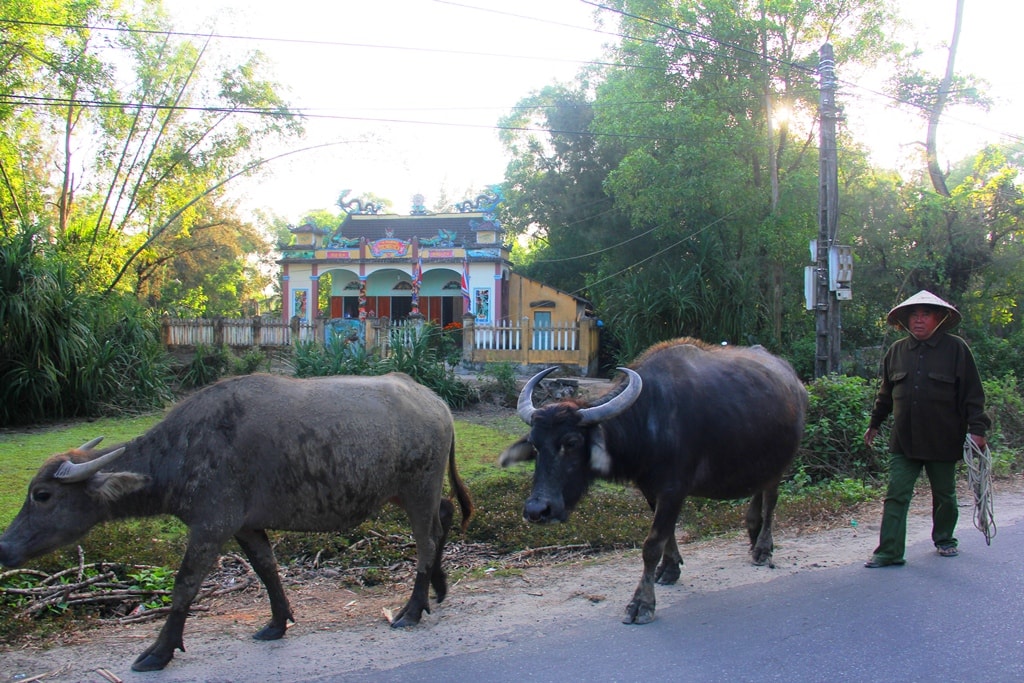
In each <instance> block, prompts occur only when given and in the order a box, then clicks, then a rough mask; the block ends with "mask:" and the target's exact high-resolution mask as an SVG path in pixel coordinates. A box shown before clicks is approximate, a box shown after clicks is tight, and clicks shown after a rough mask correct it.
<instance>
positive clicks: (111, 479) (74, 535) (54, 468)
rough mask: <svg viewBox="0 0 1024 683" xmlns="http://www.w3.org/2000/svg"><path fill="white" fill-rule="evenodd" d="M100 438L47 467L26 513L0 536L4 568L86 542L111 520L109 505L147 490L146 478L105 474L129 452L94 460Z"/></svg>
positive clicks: (35, 480)
mask: <svg viewBox="0 0 1024 683" xmlns="http://www.w3.org/2000/svg"><path fill="white" fill-rule="evenodd" d="M100 439H102V437H100ZM100 439H93V440H92V441H90V442H88V443H86V444H83V445H82V446H81V447H80V448H77V449H74V450H72V451H70V452H68V453H63V454H61V455H55V456H53V457H52V458H50V459H49V460H47V461H46V463H44V464H43V466H42V467H41V468H40V470H39V472H37V473H36V476H35V477H33V478H32V481H31V483H30V484H29V487H28V496H27V497H26V498H25V503H24V504H23V505H22V507H21V511H20V512H18V516H17V517H15V518H14V521H12V522H11V524H10V526H9V527H7V530H6V531H5V532H4V534H3V536H0V564H2V565H4V566H7V567H18V566H21V565H22V564H23V563H24V562H25V561H27V560H29V559H31V558H33V557H38V556H40V555H44V554H46V553H48V552H50V551H51V550H56V549H57V548H59V547H60V546H62V545H66V544H68V543H71V542H73V541H75V540H77V539H79V538H81V537H82V536H83V535H84V534H85V533H86V532H87V531H89V529H91V528H92V527H94V526H95V525H96V524H98V523H100V522H102V521H105V520H106V519H108V518H109V510H108V505H107V503H108V502H110V501H112V500H115V499H117V498H120V497H121V496H124V495H126V494H128V493H131V492H132V491H135V490H137V489H139V488H141V487H142V486H143V485H145V481H146V478H145V477H143V476H142V475H138V474H133V473H129V472H112V473H111V472H103V473H101V472H100V470H101V469H103V468H104V467H106V466H107V465H109V464H110V463H112V462H113V461H115V460H116V459H117V458H119V457H120V456H121V455H122V454H123V453H124V448H118V449H116V450H113V451H110V452H109V453H104V454H102V455H100V456H98V457H95V454H94V453H93V450H92V449H93V447H94V446H95V445H96V444H97V443H99V441H100Z"/></svg>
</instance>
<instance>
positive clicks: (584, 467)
mask: <svg viewBox="0 0 1024 683" xmlns="http://www.w3.org/2000/svg"><path fill="white" fill-rule="evenodd" d="M556 369H557V368H547V369H546V370H542V371H541V372H539V373H537V374H536V375H534V376H533V377H532V378H530V381H528V382H527V383H526V386H525V387H523V391H522V392H521V393H520V394H519V405H518V409H517V411H518V414H519V417H520V418H521V419H522V420H523V422H525V423H526V424H528V425H530V433H529V434H528V435H527V436H525V437H523V438H522V439H519V440H518V441H516V442H515V443H514V444H512V445H511V446H509V447H508V448H506V449H505V451H504V452H503V453H502V454H501V457H500V458H499V464H500V465H501V466H502V467H508V466H509V465H512V464H514V463H517V462H525V461H527V460H536V464H535V467H534V474H533V491H532V493H531V494H530V498H529V499H528V500H527V501H526V504H525V505H524V506H523V517H524V518H525V519H526V520H528V521H530V522H541V523H544V522H564V521H565V520H566V519H568V517H569V513H570V512H571V511H572V510H573V509H574V508H575V507H576V504H577V503H579V501H580V498H582V497H583V494H584V493H586V491H587V488H588V487H589V486H590V483H591V482H592V481H593V480H594V479H595V478H597V477H601V476H607V475H609V474H611V470H612V462H611V455H610V454H609V453H608V451H607V449H606V448H605V439H604V430H603V427H602V423H603V422H605V421H607V420H610V419H612V418H614V417H617V416H618V415H621V414H622V413H623V412H625V411H626V410H628V409H629V408H630V406H632V405H633V402H634V401H636V399H637V398H638V397H639V396H640V391H641V390H642V389H643V381H642V380H641V379H640V375H638V374H637V373H635V372H633V371H632V370H630V369H628V368H619V370H621V371H622V372H624V373H626V376H627V381H626V382H623V383H622V384H620V385H619V387H618V388H617V389H616V390H613V391H612V392H610V393H609V394H607V395H605V396H603V397H601V398H600V399H599V400H598V401H597V402H596V403H594V404H593V405H586V404H584V403H582V402H580V401H576V400H566V401H559V402H557V403H552V404H549V405H545V406H542V407H540V408H537V407H535V406H534V405H533V390H534V388H535V387H536V386H537V383H538V382H540V381H541V380H542V379H544V378H545V377H547V376H548V375H549V374H551V373H552V372H554V371H555V370H556Z"/></svg>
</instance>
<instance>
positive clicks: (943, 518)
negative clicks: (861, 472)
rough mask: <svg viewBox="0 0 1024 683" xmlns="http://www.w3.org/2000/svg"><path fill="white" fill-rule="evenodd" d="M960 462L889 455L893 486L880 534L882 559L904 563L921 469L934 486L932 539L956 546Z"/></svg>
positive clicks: (878, 554) (941, 544)
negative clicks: (910, 519) (908, 518)
mask: <svg viewBox="0 0 1024 683" xmlns="http://www.w3.org/2000/svg"><path fill="white" fill-rule="evenodd" d="M956 466H957V462H956V461H954V462H936V461H932V460H912V459H911V458H907V457H905V456H903V455H900V454H898V453H890V454H889V486H888V488H887V489H886V492H885V506H884V507H883V509H882V529H881V531H880V532H879V535H878V548H876V549H875V553H874V557H875V558H876V559H878V560H882V561H886V562H893V563H901V562H903V561H904V557H903V554H904V552H905V551H906V549H907V513H908V512H909V511H910V499H911V498H912V497H913V495H914V484H916V483H917V478H918V477H919V476H920V475H921V469H922V468H923V469H924V471H925V472H926V473H927V474H928V482H929V483H930V484H931V488H932V542H933V543H935V545H936V547H944V546H956V544H957V540H956V537H955V536H954V535H953V533H954V532H955V531H956V522H957V517H958V515H959V512H958V510H957V501H956Z"/></svg>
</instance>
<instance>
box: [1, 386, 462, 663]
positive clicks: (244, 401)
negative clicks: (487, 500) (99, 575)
mask: <svg viewBox="0 0 1024 683" xmlns="http://www.w3.org/2000/svg"><path fill="white" fill-rule="evenodd" d="M454 438H455V435H454V425H453V423H452V417H451V413H450V412H449V411H448V407H447V406H446V405H445V404H444V402H443V401H442V400H441V399H440V398H438V397H437V396H436V395H435V394H434V393H433V392H431V391H430V390H429V389H426V388H425V387H423V386H421V385H419V384H417V383H416V382H414V381H413V380H412V379H411V378H410V377H408V376H406V375H402V374H397V373H396V374H391V375H386V376H383V377H327V378H321V379H289V378H285V377H278V376H273V375H251V376H246V377H238V378H235V379H229V380H225V381H222V382H219V383H217V384H215V385H213V386H211V387H209V388H207V389H205V390H203V391H200V392H198V393H196V394H194V395H193V396H191V397H189V398H188V399H185V400H184V401H182V402H181V403H179V404H178V405H177V406H176V407H175V408H174V409H173V410H171V411H170V413H168V415H167V417H166V418H165V419H164V420H163V421H162V422H160V423H159V424H157V425H155V426H154V427H153V428H152V429H150V430H149V431H148V432H146V433H145V434H144V435H142V436H140V437H138V438H136V439H134V440H132V441H130V442H128V443H127V444H125V445H124V446H122V447H120V448H117V449H114V450H110V449H107V450H106V451H105V452H100V451H94V450H93V446H95V445H96V442H97V441H99V439H97V440H95V441H93V442H90V443H88V444H86V445H85V446H83V448H82V449H78V450H72V451H70V452H68V453H64V454H61V455H55V456H53V457H51V458H50V459H49V460H48V461H47V462H46V463H45V464H44V465H43V467H42V468H41V469H40V470H39V472H38V473H37V474H36V476H35V477H34V478H33V479H32V482H31V484H29V491H28V497H27V499H26V500H25V504H24V506H23V507H22V509H21V512H19V513H18V516H17V517H16V518H15V519H14V521H13V522H11V525H10V527H8V529H7V531H6V532H5V533H4V534H3V536H2V537H0V563H2V564H4V565H7V566H10V567H16V566H19V565H21V564H22V563H23V562H25V561H26V560H28V559H29V558H32V557H36V556H38V555H42V554H44V553H46V552H49V551H51V550H54V549H55V548H57V547H59V546H62V545H65V544H68V543H71V542H73V541H75V540H76V539H78V538H80V537H81V536H82V535H83V534H85V533H86V532H87V531H88V530H89V529H91V528H92V527H93V526H95V525H96V524H98V523H100V522H104V521H107V520H111V519H118V518H124V517H139V516H148V515H160V514H169V515H174V516H175V517H178V518H179V519H180V520H182V521H183V522H184V523H185V524H186V525H188V528H189V540H188V549H187V550H186V552H185V557H184V559H183V560H182V563H181V567H180V568H179V570H178V574H177V577H176V579H175V582H174V591H173V599H172V603H171V612H170V615H169V616H168V618H167V621H166V623H165V624H164V626H163V629H162V630H161V631H160V635H159V636H158V637H157V640H156V642H155V643H153V644H152V645H151V646H150V647H149V648H148V649H146V651H145V652H143V653H142V654H141V655H140V656H139V658H138V659H136V660H135V663H134V664H133V665H132V668H133V669H135V670H136V671H151V670H156V669H162V668H163V667H164V666H166V665H167V663H168V662H169V661H170V660H171V657H173V655H174V650H175V649H180V650H182V651H184V649H185V648H184V641H183V638H182V632H183V630H184V626H185V617H186V615H187V613H188V609H189V605H190V604H191V603H192V600H193V599H194V598H195V596H196V592H197V591H198V590H199V587H200V584H201V583H202V581H203V578H204V577H205V576H206V574H207V572H209V570H210V568H211V566H212V565H213V563H214V561H215V560H216V558H217V556H218V554H219V553H220V550H221V547H222V546H223V545H224V543H225V542H226V541H227V540H228V539H230V538H232V537H234V538H235V540H237V541H238V544H239V545H240V546H241V548H242V550H243V551H244V552H245V554H246V556H247V557H248V558H249V561H250V562H251V563H252V567H253V569H254V570H255V571H256V573H257V574H258V575H259V577H260V579H261V580H262V581H263V584H264V585H265V586H266V588H267V593H268V595H269V597H270V609H271V618H270V621H269V622H268V623H267V625H266V626H264V627H263V628H262V629H261V630H260V631H259V632H258V633H256V634H255V637H256V638H257V639H260V640H275V639H277V638H280V637H281V636H283V635H284V633H285V629H286V628H287V625H288V622H289V621H292V620H293V619H292V612H291V607H290V606H289V604H288V599H287V598H286V597H285V594H284V589H283V588H282V586H281V580H280V577H279V576H278V573H277V562H276V560H275V559H274V553H273V550H272V549H271V546H270V542H269V541H268V539H267V534H266V532H265V529H283V530H292V531H341V530H345V529H349V528H351V527H353V526H356V525H358V524H360V523H361V522H362V521H364V520H365V519H366V518H367V517H369V516H370V515H371V514H373V513H374V512H375V511H376V510H377V509H378V508H379V507H380V506H381V505H382V504H384V503H385V502H387V501H391V502H394V503H397V504H398V505H400V506H401V507H402V508H404V509H405V511H406V512H407V513H408V516H409V521H410V523H411V525H412V532H413V536H414V538H415V540H416V556H417V563H416V580H415V584H414V587H413V590H412V596H411V597H410V599H409V601H408V602H407V603H406V605H405V607H403V608H402V610H401V611H400V612H399V613H398V615H397V616H396V618H395V620H394V621H393V624H392V625H394V626H407V625H411V624H415V623H417V622H418V621H419V620H420V616H421V615H422V613H423V611H424V610H427V611H429V610H430V603H429V596H428V588H429V585H433V587H434V591H435V594H436V596H437V600H438V601H439V602H440V601H441V600H442V599H444V597H445V594H446V593H447V590H448V585H447V579H446V576H445V573H444V571H443V569H442V568H441V556H442V552H443V550H444V544H445V540H446V538H447V532H448V529H449V528H450V527H451V523H452V516H453V514H454V506H453V505H452V503H451V502H450V501H449V500H447V499H442V491H441V490H442V486H443V483H444V473H445V469H446V468H447V469H448V476H449V480H450V483H451V488H452V490H453V492H454V493H455V497H456V498H457V499H458V502H459V506H460V508H461V512H462V521H463V529H465V526H466V523H467V522H468V521H469V516H470V515H471V514H472V502H471V501H470V498H469V495H468V493H467V492H466V489H465V486H464V485H463V483H462V481H461V479H460V478H459V475H458V472H457V471H456V468H455V441H454Z"/></svg>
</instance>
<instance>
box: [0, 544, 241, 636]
mask: <svg viewBox="0 0 1024 683" xmlns="http://www.w3.org/2000/svg"><path fill="white" fill-rule="evenodd" d="M161 569H162V568H160V567H151V566H148V565H130V564H123V563H111V562H93V563H90V564H86V562H85V558H84V554H83V553H82V551H81V548H79V562H78V566H76V567H71V568H69V569H65V570H63V571H59V572H57V573H55V574H47V573H46V572H41V571H38V570H34V569H14V570H11V571H7V572H3V573H0V604H5V605H15V606H17V612H16V613H15V616H16V617H17V618H26V617H33V616H39V615H42V614H43V613H44V612H46V611H48V610H52V611H57V612H63V611H66V610H68V609H71V608H81V607H86V608H95V609H96V610H97V611H98V612H99V613H100V614H101V615H102V616H104V617H106V618H115V619H117V620H118V621H119V622H121V623H130V622H133V621H145V620H147V619H152V618H154V617H156V616H159V615H161V614H166V612H167V608H166V607H159V606H154V605H156V604H159V603H164V602H166V601H167V600H166V598H167V596H170V594H171V591H170V589H169V585H168V587H167V588H158V587H152V586H143V585H140V582H139V581H138V580H137V577H138V576H139V575H140V574H144V573H145V572H150V571H154V570H161ZM133 577H135V578H133ZM256 582H257V578H256V575H255V573H254V572H253V571H252V567H250V566H249V563H248V562H246V561H245V560H244V559H242V558H240V557H238V556H237V555H225V556H223V557H222V558H221V559H220V563H219V566H218V568H217V570H216V571H215V572H213V573H211V574H210V577H209V578H208V579H207V580H206V581H205V582H204V583H203V587H202V589H201V590H200V592H199V595H198V597H197V598H196V601H195V603H194V604H193V605H192V609H193V610H203V609H205V608H204V607H203V605H202V604H201V603H202V601H203V600H208V599H210V598H213V597H217V596H219V595H224V594H226V593H231V592H234V591H238V590H243V589H245V588H248V587H249V586H252V585H253V584H254V583H256ZM196 603H198V604H196Z"/></svg>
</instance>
